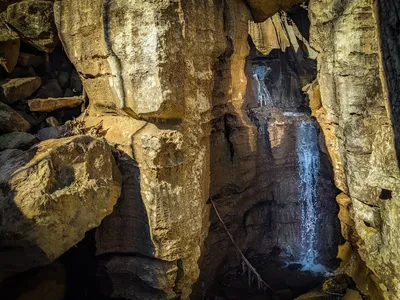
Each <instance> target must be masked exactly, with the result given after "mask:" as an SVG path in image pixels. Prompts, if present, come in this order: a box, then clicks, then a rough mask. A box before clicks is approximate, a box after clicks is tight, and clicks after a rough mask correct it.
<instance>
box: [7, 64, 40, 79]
mask: <svg viewBox="0 0 400 300" xmlns="http://www.w3.org/2000/svg"><path fill="white" fill-rule="evenodd" d="M36 76H37V75H36V73H35V70H34V69H33V68H32V67H19V66H16V67H15V68H14V71H12V72H11V73H10V74H8V76H7V78H22V77H36Z"/></svg>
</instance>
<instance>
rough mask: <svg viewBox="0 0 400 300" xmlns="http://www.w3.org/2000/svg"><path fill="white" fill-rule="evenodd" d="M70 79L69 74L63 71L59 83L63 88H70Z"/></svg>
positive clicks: (58, 78)
mask: <svg viewBox="0 0 400 300" xmlns="http://www.w3.org/2000/svg"><path fill="white" fill-rule="evenodd" d="M69 77H70V76H69V73H68V72H65V71H61V72H60V73H59V74H58V77H57V80H58V83H59V84H60V85H61V87H63V88H67V87H69Z"/></svg>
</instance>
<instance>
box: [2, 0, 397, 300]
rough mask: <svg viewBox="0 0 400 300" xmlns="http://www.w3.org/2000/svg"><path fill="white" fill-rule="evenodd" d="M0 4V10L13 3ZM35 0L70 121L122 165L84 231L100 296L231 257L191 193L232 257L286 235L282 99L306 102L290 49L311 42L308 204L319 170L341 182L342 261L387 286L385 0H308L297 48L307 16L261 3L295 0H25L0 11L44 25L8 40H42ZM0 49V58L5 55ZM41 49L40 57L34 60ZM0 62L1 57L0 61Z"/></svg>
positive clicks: (393, 123)
mask: <svg viewBox="0 0 400 300" xmlns="http://www.w3.org/2000/svg"><path fill="white" fill-rule="evenodd" d="M3 2H4V1H3ZM3 2H2V3H1V4H0V11H4V9H5V7H6V6H8V5H9V4H11V3H17V4H18V3H19V2H21V1H19V0H7V1H5V2H4V3H3ZM29 2H30V3H34V2H33V1H29ZM53 2H54V17H55V23H56V25H57V29H58V35H59V37H60V40H61V42H62V44H63V48H64V50H65V51H66V53H67V55H68V57H69V59H70V60H71V61H72V63H73V64H74V65H75V67H76V69H77V71H78V73H76V72H74V74H75V75H74V76H75V79H76V81H77V82H79V79H78V77H79V78H80V79H82V81H83V85H84V90H85V94H86V95H87V97H88V100H89V104H90V105H89V108H88V110H87V111H86V112H85V113H84V115H83V119H84V120H85V122H86V125H87V126H95V125H98V124H100V123H99V122H102V123H101V124H102V126H103V127H102V128H103V129H104V133H102V134H104V136H105V138H106V140H107V141H108V142H109V143H110V144H111V145H113V146H115V148H116V149H117V152H118V154H116V153H114V154H115V156H116V160H117V165H118V167H119V169H120V171H121V173H122V192H121V197H120V198H119V199H118V202H117V205H116V206H115V207H114V211H113V213H112V214H111V215H110V216H108V217H106V218H105V219H104V220H103V222H102V224H101V225H100V227H98V228H97V229H96V232H95V241H94V243H95V244H96V262H95V264H96V265H97V270H96V272H97V279H98V282H97V287H101V289H99V290H100V292H101V293H102V296H110V297H114V298H127V299H137V298H139V299H146V298H151V299H165V298H168V299H172V298H175V297H181V298H182V299H187V298H189V296H190V294H191V292H192V285H193V284H194V283H196V285H195V286H194V293H193V297H196V296H198V295H200V294H201V293H204V291H205V290H206V289H208V288H209V287H210V286H212V284H213V281H214V280H215V278H216V276H217V275H219V274H223V273H224V272H226V271H227V270H229V269H232V268H235V267H236V266H238V264H239V259H238V256H237V252H236V250H235V249H234V248H233V247H232V245H231V243H230V241H229V240H228V239H227V236H226V233H225V231H224V229H223V227H222V226H221V225H220V223H219V220H218V219H217V218H216V216H215V214H214V213H212V212H211V213H210V205H207V200H208V199H209V198H211V199H212V200H213V201H214V202H215V204H216V206H217V207H218V209H219V210H220V213H221V215H222V217H223V219H224V221H225V223H226V225H227V226H228V228H229V230H230V232H231V233H232V234H233V236H234V237H235V240H236V242H237V243H238V245H239V247H240V248H241V249H242V250H244V251H245V252H246V255H247V254H248V255H250V256H251V255H252V254H262V255H269V254H271V253H272V252H274V250H276V248H279V249H280V250H282V249H285V248H287V246H288V245H289V244H293V243H295V241H296V238H297V237H298V218H297V216H296V211H297V210H298V205H297V204H296V203H295V199H298V197H299V191H298V190H297V189H296V188H294V187H295V186H296V185H298V181H299V178H298V174H297V169H296V163H297V162H296V153H295V149H294V145H295V127H296V126H295V125H296V122H297V121H298V120H297V119H296V118H295V119H291V118H290V117H288V116H285V115H284V114H283V112H284V111H285V110H289V111H290V112H294V111H296V112H297V111H301V112H303V113H304V112H307V110H308V108H307V102H306V100H305V98H304V96H303V95H302V94H301V93H300V91H299V89H300V88H301V87H303V86H304V85H305V84H307V83H309V82H310V81H311V80H312V79H313V78H314V76H315V72H314V73H313V72H311V71H310V69H309V68H307V67H305V68H299V69H296V70H293V65H291V64H292V63H293V61H296V60H299V61H302V60H305V61H307V60H308V59H315V58H316V53H315V51H314V50H316V51H317V52H318V80H317V81H315V82H313V83H312V84H310V85H308V86H307V88H305V89H304V91H305V92H306V93H307V94H308V97H309V103H308V104H309V106H310V108H311V109H312V114H313V116H315V118H316V119H317V120H318V122H319V124H320V126H321V131H320V133H319V143H320V145H319V148H320V153H321V165H322V166H323V170H322V171H321V176H320V180H321V181H320V185H319V189H320V191H319V193H320V194H324V195H325V199H324V200H323V201H322V202H323V204H321V206H320V208H319V209H320V210H321V212H324V211H326V212H327V213H328V214H327V217H326V222H327V223H328V224H329V226H335V225H334V223H335V221H336V220H335V218H334V217H332V216H334V214H336V209H337V206H335V205H332V202H331V200H332V197H333V194H334V187H333V185H332V176H334V179H335V185H336V187H337V188H339V189H340V190H341V192H342V193H341V194H340V195H339V196H337V202H338V204H339V207H340V211H339V219H340V220H341V229H342V235H343V237H344V238H345V239H346V243H345V244H343V245H342V246H341V247H340V248H339V257H340V258H341V259H342V264H341V268H342V270H343V271H345V272H347V273H348V274H349V275H350V276H352V277H353V279H354V280H355V281H356V283H357V284H358V286H359V287H360V289H361V290H362V291H363V292H364V293H365V294H369V295H372V297H374V299H375V298H376V299H381V298H386V299H394V298H399V297H400V290H399V288H398V282H399V280H400V278H399V277H398V274H399V268H400V265H399V257H398V256H399V254H398V251H396V245H397V244H398V241H399V240H400V232H399V230H398V226H397V223H398V221H397V215H398V204H397V203H396V201H397V198H398V192H399V191H398V189H399V188H398V187H399V173H398V161H397V160H396V153H397V154H398V151H399V149H400V147H399V146H397V145H398V140H399V137H398V132H399V130H398V126H399V124H400V123H399V122H398V118H399V112H398V93H397V81H398V76H396V75H397V73H398V70H399V66H398V57H397V56H396V55H393V53H398V48H399V47H398V42H399V40H398V22H399V20H398V15H397V13H396V10H395V9H392V5H393V4H392V3H391V2H390V1H385V0H381V1H379V2H378V4H377V6H375V3H374V1H372V0H355V1H328V0H311V2H310V8H309V15H310V20H311V35H310V37H311V41H310V43H311V46H310V43H309V42H308V34H307V32H306V31H307V30H305V29H304V28H307V27H308V25H304V24H303V25H304V26H300V25H299V21H298V20H299V19H300V20H301V19H302V18H299V19H297V18H296V17H295V16H298V14H297V12H296V11H295V10H291V11H289V13H288V14H289V16H293V21H294V23H296V22H297V24H296V25H297V26H293V24H292V23H290V22H288V20H287V19H285V18H282V16H283V15H284V14H283V13H281V14H275V13H276V12H277V11H278V10H280V9H282V8H283V9H286V8H289V7H290V6H291V5H292V4H294V3H295V2H297V1H291V0H290V1H285V0H283V1H273V2H270V1H257V0H248V1H242V0H234V1H228V0H226V1H223V0H207V1H201V2H199V1H194V0H188V1H178V0H174V1H164V0H157V1H148V2H143V1H138V0H129V1H126V0H125V1H122V0H116V1H110V0H104V1H101V0H85V1H79V2H77V1H73V0H62V1H45V0H43V1H40V2H39V1H38V2H37V3H39V4H38V5H45V6H46V7H47V8H48V10H47V11H46V15H45V17H46V18H39V17H37V16H36V15H35V17H32V18H31V19H26V18H25V17H24V15H25V14H28V15H29V14H35V13H37V12H38V11H39V10H32V11H27V10H26V11H25V10H13V11H12V12H13V13H15V14H18V16H19V18H18V20H19V21H21V22H23V21H24V20H25V19H26V20H28V21H29V22H35V21H37V22H39V23H40V24H41V25H43V27H44V28H45V29H46V28H47V27H49V28H50V29H49V30H47V29H46V30H47V31H48V32H47V31H46V30H45V33H43V32H42V33H40V32H39V33H37V32H33V33H32V32H27V33H26V34H25V35H24V34H21V41H22V42H25V43H30V44H32V43H33V46H35V45H36V46H35V47H39V48H38V49H41V50H43V51H46V52H51V51H52V50H53V48H54V47H55V46H56V45H58V43H59V41H58V39H57V34H56V30H55V28H54V26H53V25H54V24H53V20H52V9H50V8H51V7H52V6H53ZM21 3H22V2H21ZM24 3H25V2H24ZM24 3H22V4H21V5H22V6H23V4H24ZM395 4H396V3H395ZM18 5H19V4H18ZM23 7H24V6H23ZM49 12H51V13H49ZM1 17H2V18H3V17H7V18H10V16H8V15H7V14H5V13H4V12H3V13H2V15H1ZM268 17H270V18H269V19H267V20H266V21H265V22H262V23H254V21H256V22H261V21H264V20H265V19H266V18H268ZM10 20H11V19H10ZM10 20H8V22H9V23H12V21H13V20H14V19H12V20H11V21H10ZM296 20H297V21H296ZM303 20H304V18H303ZM300 23H302V22H301V21H300ZM1 26H4V24H3V23H2V24H1ZM17 27H18V26H15V24H14V27H13V29H15V30H17V29H18V30H22V29H23V30H24V32H25V30H28V29H29V28H30V27H29V26H25V27H23V28H22V29H21V28H17ZM4 28H7V30H6V31H4V32H5V33H6V34H5V35H4V36H2V37H1V38H2V40H1V42H2V43H3V42H4V43H3V44H1V45H2V47H3V48H4V47H6V46H7V47H14V48H15V49H17V48H18V47H19V39H20V38H19V37H18V34H13V35H12V34H9V33H10V32H12V31H13V29H11V28H10V27H9V25H6V27H4ZM28 33H29V34H32V36H28V35H27V34H28ZM249 33H250V36H251V39H248V34H249ZM48 37H50V39H51V42H52V43H53V42H54V45H52V43H51V45H50V46H51V47H50V48H48V47H49V41H48ZM17 41H18V45H17V44H16V42H17ZM35 41H36V42H35ZM39 42H40V44H39ZM35 43H36V44H35ZM5 45H6V46H5ZM3 48H2V49H1V50H3ZM14 48H13V49H14ZM7 49H8V50H10V48H7ZM12 52H13V51H6V52H4V51H3V52H1V51H0V55H1V56H2V58H3V56H7V58H13V59H14V62H13V64H14V65H15V63H16V61H17V56H18V55H15V54H13V53H12ZM43 56H44V55H43ZM51 60H54V61H55V62H52V61H51ZM58 60H59V59H58V56H57V53H55V54H54V59H53V56H52V55H50V64H55V65H57V63H58ZM267 60H270V61H269V62H267ZM43 61H44V59H43ZM1 62H2V64H3V65H6V67H7V68H8V67H9V65H8V63H10V62H9V61H8V60H7V59H6V60H2V61H1ZM46 63H47V62H46ZM59 63H60V65H61V64H62V63H61V62H59ZM258 63H259V64H266V65H268V64H269V66H270V67H272V69H273V70H274V76H275V78H273V80H272V86H270V87H271V88H272V89H273V91H274V92H277V91H279V90H284V91H285V92H288V93H287V94H283V96H282V97H280V98H279V97H278V96H279V93H276V94H275V95H274V96H275V98H279V101H278V102H277V103H275V105H276V106H277V107H275V109H272V110H271V109H270V108H268V109H267V108H262V107H261V108H260V107H259V105H258V103H257V101H256V96H255V92H254V85H253V82H252V71H253V70H252V68H253V66H254V64H258ZM311 69H312V68H311ZM60 70H61V66H60ZM2 73H4V72H3V70H2ZM281 73H282V74H281ZM281 75H282V76H283V77H284V78H285V80H284V81H283V82H281V81H279V80H278V79H279V78H281ZM68 76H69V75H68ZM71 76H72V75H71ZM17 77H19V76H17ZM58 79H59V78H57V80H58ZM274 80H275V81H274ZM278 83H279V84H278ZM81 92H82V87H80V90H79V94H80V93H81ZM82 101H83V100H82V99H81V102H82ZM83 108H84V107H83ZM18 109H19V107H18ZM1 112H4V109H3V111H1ZM42 121H43V120H42ZM58 137H59V136H58ZM107 149H108V148H107ZM396 149H397V152H396ZM109 152H110V153H111V150H110V151H109ZM117 156H118V157H117ZM398 156H399V155H397V157H398ZM331 167H333V170H334V174H333V175H332V174H331V170H330V169H331ZM105 175H107V174H105ZM114 198H116V196H115V197H114ZM114 200H115V199H114ZM328 211H329V212H328ZM107 213H108V212H107ZM102 218H103V217H101V219H102ZM86 221H87V220H86ZM98 222H100V220H98V221H97V220H96V224H97V223H98ZM93 224H94V223H93V222H91V224H89V225H88V228H93V226H95V225H93ZM329 226H325V227H324V228H322V227H321V228H320V229H319V233H318V234H319V235H320V236H321V237H324V239H322V238H320V239H319V243H320V245H319V247H321V249H325V250H327V251H326V253H329V255H327V258H326V259H327V260H330V259H331V258H332V252H334V250H335V249H334V248H335V245H336V244H335V242H332V244H329V245H327V243H325V241H326V240H332V241H333V240H334V239H335V237H334V236H330V237H328V238H327V234H328V235H329V233H332V232H334V230H331V229H326V227H329ZM85 228H86V227H85ZM324 230H326V231H324ZM82 232H83V231H82ZM80 236H81V237H82V236H83V234H80ZM260 241H262V242H260ZM68 247H69V246H68ZM68 247H67V248H68ZM324 247H325V248H324ZM65 250H66V249H65ZM63 251H64V250H63ZM296 251H298V250H295V251H294V253H296ZM283 252H285V251H283ZM200 271H201V272H200Z"/></svg>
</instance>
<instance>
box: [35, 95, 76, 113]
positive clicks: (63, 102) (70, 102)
mask: <svg viewBox="0 0 400 300" xmlns="http://www.w3.org/2000/svg"><path fill="white" fill-rule="evenodd" d="M82 102H83V98H82V97H79V96H78V97H65V98H47V99H32V100H29V101H28V105H29V108H30V109H31V111H47V112H50V111H54V110H56V109H59V108H65V107H74V106H77V105H80V104H82Z"/></svg>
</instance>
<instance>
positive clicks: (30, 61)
mask: <svg viewBox="0 0 400 300" xmlns="http://www.w3.org/2000/svg"><path fill="white" fill-rule="evenodd" d="M43 63H44V56H42V55H34V54H30V53H24V52H20V53H19V56H18V64H19V65H20V66H23V67H35V68H36V67H39V66H40V65H42V64H43Z"/></svg>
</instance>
